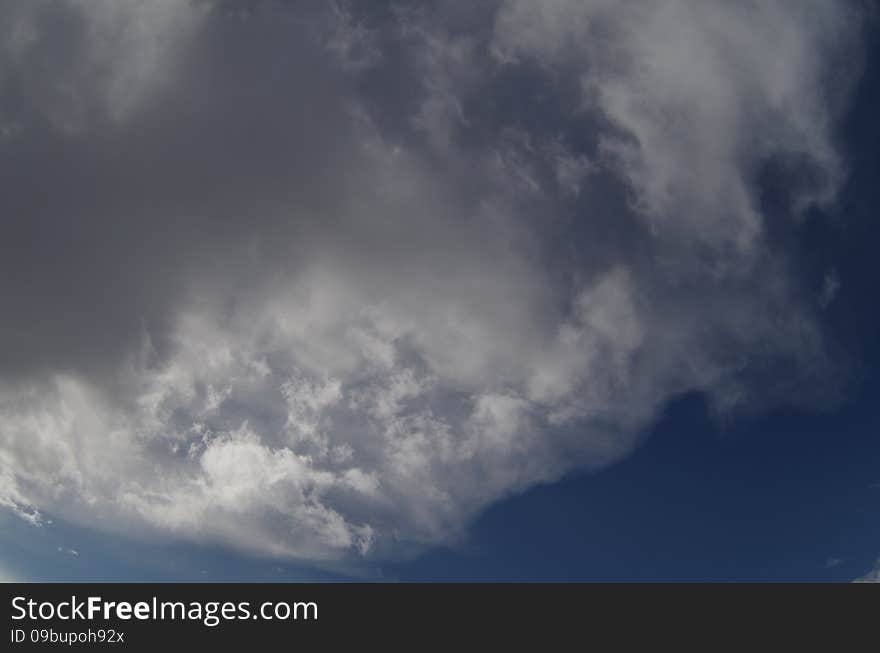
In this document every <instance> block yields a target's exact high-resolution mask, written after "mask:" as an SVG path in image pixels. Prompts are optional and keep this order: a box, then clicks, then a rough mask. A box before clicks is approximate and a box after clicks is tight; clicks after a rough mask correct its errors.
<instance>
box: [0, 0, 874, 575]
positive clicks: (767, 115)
mask: <svg viewBox="0 0 880 653" xmlns="http://www.w3.org/2000/svg"><path fill="white" fill-rule="evenodd" d="M111 4H112V5H113V8H112V9H111V8H109V6H108V7H105V6H104V5H102V4H101V3H98V4H92V3H82V4H80V3H76V2H68V3H61V4H57V3H55V4H51V5H49V4H46V5H43V4H39V5H37V4H30V3H21V4H12V5H10V7H11V9H7V10H6V11H9V12H12V13H11V14H10V15H12V16H14V17H15V20H12V21H9V22H5V23H4V24H5V25H7V27H6V28H5V29H6V32H5V33H4V35H3V40H4V44H3V47H4V49H3V52H4V53H5V54H4V61H3V63H2V66H0V68H2V71H3V72H2V78H0V79H2V84H3V86H2V94H3V98H4V99H7V100H8V101H5V102H3V104H2V106H4V107H7V108H6V109H4V111H3V113H2V115H0V121H2V124H3V125H15V128H14V129H13V128H12V127H9V129H4V131H3V134H4V136H3V140H2V141H0V166H2V175H3V178H4V180H6V183H7V185H8V189H9V192H8V193H4V196H3V198H2V200H0V202H2V214H3V216H4V218H3V227H2V228H3V232H4V237H3V238H2V239H0V242H2V245H0V247H2V248H3V257H2V260H0V294H2V297H3V301H4V312H3V314H4V319H3V321H2V324H0V436H2V440H0V444H2V446H0V505H4V506H6V507H9V508H12V509H13V510H16V511H18V512H19V513H21V514H23V515H37V514H39V513H46V514H63V515H64V516H65V518H67V519H71V520H75V521H78V522H82V523H86V524H91V525H93V526H94V527H97V528H107V529H114V528H123V527H125V528H146V529H151V530H158V531H159V532H163V533H168V534H170V535H173V536H177V537H188V538H195V539H209V540H216V541H221V542H224V543H227V544H232V545H234V546H238V547H242V548H246V549H250V550H254V551H258V552H261V553H269V554H273V555H279V556H292V557H298V558H303V559H308V560H313V561H329V560H338V559H341V558H349V557H354V558H357V557H359V556H362V555H375V556H380V557H381V556H393V555H402V554H405V553H407V552H409V551H411V550H413V548H414V547H415V548H418V546H421V545H424V544H433V543H438V542H448V541H451V540H453V539H454V538H456V537H458V536H460V535H461V534H462V532H463V529H464V528H465V527H466V525H467V523H468V521H469V520H470V519H471V518H472V517H473V516H474V515H475V514H477V513H478V512H479V510H481V509H483V508H484V507H485V506H487V505H489V504H491V503H492V502H494V501H497V500H498V499H500V498H502V497H505V496H508V495H510V494H512V493H515V492H519V491H522V490H524V489H526V488H528V487H530V486H531V485H534V484H535V483H539V482H547V481H552V480H554V479H557V478H559V477H561V476H562V475H564V474H566V473H568V472H571V471H574V470H580V469H597V468H600V467H602V466H605V465H609V464H612V463H613V462H615V461H617V460H619V459H621V458H622V457H624V456H625V455H627V454H628V453H629V452H630V451H631V450H632V449H633V447H635V446H636V445H637V444H638V442H639V440H640V438H641V437H642V436H643V434H644V432H645V430H646V429H647V428H648V427H649V426H650V425H651V423H652V422H653V420H654V419H655V418H656V416H657V415H658V413H659V412H660V410H662V407H663V406H664V405H665V403H666V402H667V401H669V400H670V399H671V398H673V397H675V396H677V395H680V394H683V393H687V392H704V393H706V394H707V395H708V396H710V397H711V399H712V401H713V405H714V406H715V407H716V410H717V411H718V412H720V413H726V412H727V411H730V410H738V409H742V408H743V407H754V406H763V405H766V404H767V403H770V402H796V401H811V402H812V401H819V402H820V403H821V402H822V401H828V400H830V398H831V397H833V396H834V395H835V393H836V392H837V379H838V376H839V374H838V372H839V370H838V367H839V366H838V365H837V362H836V361H835V360H834V358H833V356H832V355H831V353H830V352H831V349H830V348H829V344H828V343H827V342H826V339H825V337H824V335H823V330H822V325H821V322H820V321H819V316H820V311H819V307H818V304H817V302H816V300H815V299H814V298H815V296H816V294H815V293H812V294H811V293H810V292H807V291H806V290H805V289H804V288H802V287H801V285H800V282H799V280H798V279H797V277H796V276H795V275H794V274H793V272H792V269H791V267H790V265H789V258H788V243H787V242H786V240H785V239H784V238H781V237H777V236H775V235H774V234H776V233H777V232H776V231H775V230H774V228H773V227H772V224H771V223H772V222H773V221H779V220H786V221H788V222H790V223H791V224H792V225H794V226H792V227H791V228H793V229H794V228H796V225H797V217H798V214H799V213H800V212H801V211H802V210H803V209H804V208H805V207H807V206H809V205H811V203H816V202H827V201H831V199H832V198H833V195H834V191H835V189H836V187H837V185H838V184H839V182H840V180H841V179H842V175H843V171H844V166H843V162H842V161H841V160H840V159H839V156H838V155H837V154H836V153H835V151H834V149H833V147H832V145H831V142H832V140H831V132H830V129H831V127H832V125H833V119H834V117H835V112H836V111H837V110H838V108H839V101H838V100H837V99H832V98H830V97H829V92H828V88H829V86H828V84H829V81H828V80H829V74H830V72H831V70H830V66H831V64H832V63H833V62H834V60H835V57H837V56H839V55H840V49H841V48H846V49H849V48H851V47H853V46H852V45H851V44H852V43H853V42H854V41H855V40H856V39H855V34H856V28H857V23H856V18H857V17H856V16H855V15H854V14H853V13H852V12H851V10H850V9H847V8H843V7H838V6H837V5H835V6H831V5H819V4H816V5H809V7H808V8H801V7H800V5H798V7H793V6H792V7H788V6H785V7H783V6H781V5H776V4H772V5H759V4H756V5H754V6H753V5H748V6H732V5H727V4H719V3H710V4H706V3H700V4H696V3H694V4H691V3H682V2H669V3H662V4H661V3H651V4H633V3H605V2H592V3H580V2H563V1H557V2H550V1H548V2H543V3H531V2H529V3H526V2H517V1H514V0H511V1H508V2H501V3H495V4H486V5H485V6H481V7H480V8H468V6H467V5H465V4H463V3H441V4H439V5H432V7H431V8H419V7H414V5H403V6H402V5H394V6H391V7H388V6H385V5H380V4H378V3H376V4H371V5H370V6H369V8H366V7H364V6H362V5H355V4H354V3H332V4H330V5H325V4H322V3H280V4H279V3H268V2H266V3H260V2H257V3H252V4H249V5H247V8H248V11H239V10H237V9H235V10H234V9H233V5H229V4H226V3H195V4H192V5H190V4H181V3H167V4H166V3H156V4H148V5H147V6H148V7H150V9H145V8H144V7H143V6H142V5H141V4H137V3H133V4H131V5H127V4H124V3H111ZM481 4H482V3H481ZM241 6H242V5H237V7H238V8H240V7H241ZM35 7H36V8H35ZM144 11H149V12H150V14H149V16H144V15H142V12H144ZM172 25H173V27H172ZM96 30H97V32H96ZM95 33H100V34H106V35H107V36H106V38H103V39H99V40H98V41H97V42H95V40H94V38H91V37H90V38H87V37H86V35H87V34H92V35H93V34H95ZM22 34H24V35H25V36H26V37H25V36H22ZM157 43H158V44H162V47H160V48H158V49H157V46H156V44H157ZM10 53H11V54H10ZM768 62H769V63H768ZM70 80H77V83H76V85H75V89H74V90H75V93H73V94H71V93H68V92H66V91H64V88H65V84H66V83H67V82H69V81H70ZM62 82H64V83H62ZM836 90H837V92H839V93H841V94H843V93H844V92H845V90H846V88H845V86H841V87H840V88H839V89H836ZM62 91H64V92H62ZM793 159H797V160H798V161H802V162H803V165H804V166H806V168H808V169H809V170H811V171H813V172H812V173H811V175H812V176H811V177H810V178H812V179H818V180H820V181H821V182H822V183H821V184H820V185H819V186H818V187H815V188H813V187H811V188H806V187H803V188H800V190H799V191H798V192H796V193H795V195H794V196H793V197H791V198H790V201H788V202H787V203H786V204H785V207H783V209H780V210H778V211H777V210H774V211H772V212H771V211H769V210H768V209H767V207H766V206H764V205H763V204H762V202H761V199H760V188H759V186H760V171H761V170H762V169H763V167H764V166H767V165H770V163H771V162H773V161H783V162H787V161H791V160H793ZM806 168H805V169H806ZM811 298H812V299H811ZM38 511H39V512H38Z"/></svg>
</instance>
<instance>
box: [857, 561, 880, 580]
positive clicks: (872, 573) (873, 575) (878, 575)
mask: <svg viewBox="0 0 880 653" xmlns="http://www.w3.org/2000/svg"><path fill="white" fill-rule="evenodd" d="M853 582H854V583H880V562H878V563H876V564H875V565H874V567H873V568H872V569H870V570H869V571H868V572H866V573H865V575H864V576H859V577H858V578H856V579H855V580H854V581H853Z"/></svg>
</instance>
